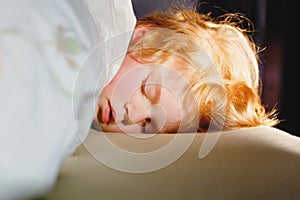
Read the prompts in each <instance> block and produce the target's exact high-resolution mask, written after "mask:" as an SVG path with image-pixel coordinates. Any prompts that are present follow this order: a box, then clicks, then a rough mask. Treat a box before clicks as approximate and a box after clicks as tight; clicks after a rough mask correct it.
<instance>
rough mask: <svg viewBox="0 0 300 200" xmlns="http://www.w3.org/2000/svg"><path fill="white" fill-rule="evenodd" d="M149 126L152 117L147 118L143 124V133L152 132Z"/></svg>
mask: <svg viewBox="0 0 300 200" xmlns="http://www.w3.org/2000/svg"><path fill="white" fill-rule="evenodd" d="M147 127H151V118H147V119H146V120H145V124H144V125H143V126H142V133H150V131H149V130H147Z"/></svg>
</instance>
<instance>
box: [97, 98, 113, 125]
mask: <svg viewBox="0 0 300 200" xmlns="http://www.w3.org/2000/svg"><path fill="white" fill-rule="evenodd" d="M97 117H98V120H99V121H100V123H104V124H110V123H113V122H115V118H114V111H113V108H112V106H111V104H110V102H109V101H107V102H106V104H105V105H104V106H103V107H102V108H101V107H100V109H99V112H98V116H97Z"/></svg>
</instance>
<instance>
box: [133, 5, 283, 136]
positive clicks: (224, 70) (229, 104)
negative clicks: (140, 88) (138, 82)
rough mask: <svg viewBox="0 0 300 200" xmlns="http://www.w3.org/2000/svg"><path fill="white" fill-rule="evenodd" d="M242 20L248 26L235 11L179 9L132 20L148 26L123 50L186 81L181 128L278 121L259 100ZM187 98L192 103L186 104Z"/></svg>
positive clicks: (253, 51)
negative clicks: (218, 12) (214, 13)
mask: <svg viewBox="0 0 300 200" xmlns="http://www.w3.org/2000/svg"><path fill="white" fill-rule="evenodd" d="M245 21H246V22H247V23H248V24H249V25H250V26H251V21H250V20H249V19H247V18H246V17H245V16H243V15H241V14H239V13H229V14H225V15H222V16H220V17H217V18H213V17H212V16H211V15H210V14H209V13H208V14H201V13H199V12H197V11H194V10H184V9H179V8H176V9H173V10H170V11H169V12H156V13H153V14H150V15H147V16H145V17H143V18H141V19H140V20H138V22H137V24H136V28H139V27H144V28H147V30H148V31H147V32H146V33H145V34H144V35H143V36H141V37H140V38H138V39H135V40H132V42H131V44H130V45H129V48H128V54H130V55H131V56H132V58H134V59H135V60H136V61H138V62H140V63H143V64H149V63H158V64H164V65H167V66H169V67H171V68H173V69H175V70H177V71H179V72H180V73H181V75H182V77H183V78H184V79H185V80H187V82H188V84H187V85H186V86H184V87H181V89H180V90H181V92H182V94H183V95H184V96H185V97H184V98H183V101H182V102H183V104H184V109H185V110H186V114H185V116H184V120H183V122H182V123H183V125H182V127H185V128H184V129H183V131H188V130H195V128H196V129H197V131H199V132H207V131H209V130H215V129H218V130H231V129H236V128H241V127H253V126H260V125H265V126H275V125H277V124H278V123H279V120H278V119H277V110H276V109H275V108H274V109H272V110H271V111H270V112H267V111H266V109H265V107H264V105H263V104H262V102H261V99H260V89H261V84H260V76H259V65H258V64H259V59H258V58H259V57H258V53H259V50H260V49H259V48H258V47H257V46H256V44H255V43H254V40H253V39H252V37H251V35H250V34H249V33H251V31H253V30H250V29H245V28H243V27H242V26H241V24H242V23H244V22H245ZM169 78H171V77H169ZM175 84H176V83H175ZM191 102H196V105H197V106H196V107H193V108H190V107H189V106H190V105H191ZM187 111H188V112H187ZM195 126H196V127H195Z"/></svg>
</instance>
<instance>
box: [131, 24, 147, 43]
mask: <svg viewBox="0 0 300 200" xmlns="http://www.w3.org/2000/svg"><path fill="white" fill-rule="evenodd" d="M148 31H149V27H146V26H138V27H135V29H134V31H133V35H132V41H135V40H138V39H140V38H141V37H143V35H145V33H147V32H148Z"/></svg>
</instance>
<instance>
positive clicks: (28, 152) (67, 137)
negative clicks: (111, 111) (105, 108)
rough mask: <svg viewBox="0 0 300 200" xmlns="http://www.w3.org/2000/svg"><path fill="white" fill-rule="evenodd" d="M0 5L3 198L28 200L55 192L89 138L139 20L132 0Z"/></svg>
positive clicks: (12, 1) (0, 178)
mask: <svg viewBox="0 0 300 200" xmlns="http://www.w3.org/2000/svg"><path fill="white" fill-rule="evenodd" d="M0 5H1V6H0V21H1V23H0V94H1V98H0V123H1V125H0V138H1V139H0V148H1V149H0V160H1V161H0V199H1V200H2V199H3V200H9V199H13V200H16V199H22V200H24V199H27V198H32V197H39V196H40V195H43V194H45V193H46V192H47V191H48V190H49V189H50V188H51V187H52V186H53V184H54V183H55V180H56V177H57V175H58V172H59V169H60V167H61V164H62V162H63V161H64V160H65V159H66V158H68V156H70V155H71V154H72V153H73V152H74V151H75V150H76V148H77V147H78V145H79V144H80V143H81V142H82V141H81V140H83V139H85V137H86V136H87V134H88V132H89V129H90V126H91V123H92V120H93V117H94V113H95V102H97V97H98V94H99V90H100V89H101V86H102V85H101V83H102V82H103V84H104V83H105V82H107V81H108V80H109V79H110V77H111V76H113V75H114V74H113V73H114V71H116V70H117V69H118V67H119V64H120V61H121V60H122V58H123V56H124V54H125V52H126V51H127V46H128V43H129V40H130V38H131V33H132V31H133V28H134V25H135V20H136V19H135V16H134V14H133V10H132V7H131V0H125V1H124V0H122V2H121V3H120V1H118V0H101V1H96V0H76V1H74V0H51V1H36V0H27V1H19V0H10V1H6V0H0ZM115 60H118V61H119V62H116V63H115V64H114V66H111V65H112V61H115ZM106 69H107V70H106ZM100 81H102V82H100Z"/></svg>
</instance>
